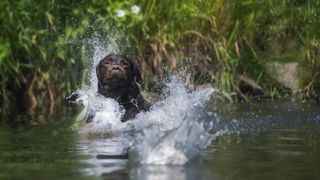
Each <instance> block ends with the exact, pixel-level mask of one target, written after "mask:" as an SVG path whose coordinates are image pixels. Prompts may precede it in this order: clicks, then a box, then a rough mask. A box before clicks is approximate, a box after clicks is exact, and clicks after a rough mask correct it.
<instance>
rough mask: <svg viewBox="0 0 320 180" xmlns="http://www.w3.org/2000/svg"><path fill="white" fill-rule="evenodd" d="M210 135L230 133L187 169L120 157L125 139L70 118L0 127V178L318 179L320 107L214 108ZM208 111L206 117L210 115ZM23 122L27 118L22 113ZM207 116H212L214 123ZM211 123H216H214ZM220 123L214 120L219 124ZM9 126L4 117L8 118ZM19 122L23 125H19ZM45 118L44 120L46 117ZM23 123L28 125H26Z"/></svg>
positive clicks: (260, 105)
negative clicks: (81, 128)
mask: <svg viewBox="0 0 320 180" xmlns="http://www.w3.org/2000/svg"><path fill="white" fill-rule="evenodd" d="M208 112H211V113H216V115H215V116H210V115H205V116H203V117H205V118H207V119H206V121H208V122H210V121H213V122H215V123H216V124H217V126H215V127H214V128H213V129H212V130H211V131H213V132H212V133H214V131H217V130H219V129H226V128H227V129H228V130H229V131H228V133H224V134H221V135H220V136H217V138H216V139H214V140H213V141H212V142H211V144H210V145H209V146H208V147H207V148H205V149H203V150H201V152H199V154H198V155H197V156H195V157H192V158H191V159H189V160H188V162H187V163H186V164H184V165H147V164H139V163H134V162H133V161H134V160H132V159H134V157H130V160H128V159H118V160H116V159H97V158H96V155H97V154H122V153H125V152H126V150H127V149H126V148H127V147H128V146H130V142H131V141H128V138H129V139H130V138H131V137H128V136H130V135H128V134H118V135H116V136H106V137H99V138H88V137H84V136H82V135H81V134H78V133H77V132H76V131H74V130H72V128H71V127H72V125H73V123H74V119H75V114H72V113H71V114H70V113H65V114H60V115H59V116H55V117H54V118H55V119H54V120H52V119H51V120H50V118H49V117H48V120H47V121H49V122H48V123H43V124H41V123H40V125H19V126H18V127H17V126H12V124H10V123H7V122H5V121H4V120H2V122H1V125H0V179H100V178H101V177H103V178H106V179H318V178H319V177H320V171H319V169H320V148H319V147H320V124H319V122H320V116H319V105H318V104H311V105H310V104H299V103H293V102H282V103H280V102H262V103H239V104H233V105H226V104H224V105H212V106H211V107H209V108H208ZM209 114H210V113H209ZM19 118H20V119H23V118H25V119H24V120H26V121H28V120H30V119H28V118H26V117H24V116H20V117H19ZM211 118H212V119H211ZM213 118H214V119H213ZM217 118H218V119H219V121H217ZM7 121H8V120H7ZM21 121H22V120H21ZM21 121H20V123H21ZM44 121H45V120H44ZM25 124H28V123H25Z"/></svg>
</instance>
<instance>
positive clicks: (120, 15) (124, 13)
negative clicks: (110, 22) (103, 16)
mask: <svg viewBox="0 0 320 180" xmlns="http://www.w3.org/2000/svg"><path fill="white" fill-rule="evenodd" d="M125 15H126V12H124V10H122V9H118V10H117V16H118V17H124V16H125Z"/></svg>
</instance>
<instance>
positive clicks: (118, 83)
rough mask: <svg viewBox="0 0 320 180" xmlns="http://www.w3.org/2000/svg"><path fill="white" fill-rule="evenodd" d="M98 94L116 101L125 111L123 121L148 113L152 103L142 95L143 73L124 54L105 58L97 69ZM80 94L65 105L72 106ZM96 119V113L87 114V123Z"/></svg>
mask: <svg viewBox="0 0 320 180" xmlns="http://www.w3.org/2000/svg"><path fill="white" fill-rule="evenodd" d="M96 74H97V78H98V93H99V94H101V95H103V96H104V97H108V98H113V99H115V100H116V101H117V102H118V103H119V104H120V105H122V106H123V107H124V109H125V114H124V115H123V117H122V119H121V121H122V122H125V121H127V120H130V119H133V118H135V116H136V114H137V113H139V112H141V111H148V110H149V109H150V103H149V102H147V101H146V100H145V99H144V98H143V96H142V95H141V93H140V89H139V86H138V83H142V77H141V71H140V68H139V66H138V64H136V63H135V62H134V61H132V60H131V59H130V58H128V57H127V56H125V55H122V54H110V55H108V56H106V57H104V58H103V59H102V60H101V61H100V62H99V63H98V65H97V67H96ZM79 96H80V95H79V94H72V95H71V96H69V97H67V98H66V99H65V100H66V101H65V103H66V105H67V106H71V105H72V104H74V102H76V100H77V99H78V98H79ZM93 117H94V112H91V111H90V112H87V123H90V122H91V121H92V119H93Z"/></svg>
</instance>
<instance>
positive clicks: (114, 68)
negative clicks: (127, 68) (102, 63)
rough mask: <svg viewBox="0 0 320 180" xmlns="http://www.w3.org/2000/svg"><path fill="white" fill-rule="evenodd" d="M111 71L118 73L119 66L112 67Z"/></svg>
mask: <svg viewBox="0 0 320 180" xmlns="http://www.w3.org/2000/svg"><path fill="white" fill-rule="evenodd" d="M111 70H112V71H120V67H119V66H113V67H112V69H111Z"/></svg>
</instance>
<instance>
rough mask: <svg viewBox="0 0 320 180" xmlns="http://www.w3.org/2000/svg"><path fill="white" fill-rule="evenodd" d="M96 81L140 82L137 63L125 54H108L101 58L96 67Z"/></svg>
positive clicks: (101, 82) (102, 82) (103, 82)
mask: <svg viewBox="0 0 320 180" xmlns="http://www.w3.org/2000/svg"><path fill="white" fill-rule="evenodd" d="M96 73H97V78H98V82H99V83H100V84H103V85H105V84H108V83H109V82H118V81H135V82H137V83H141V82H142V77H141V72H140V68H139V66H138V64H136V63H135V62H133V61H132V60H131V59H129V58H128V57H127V56H125V55H121V54H110V55H108V56H106V57H105V58H103V59H102V60H101V61H100V62H99V64H98V65H97V67H96Z"/></svg>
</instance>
